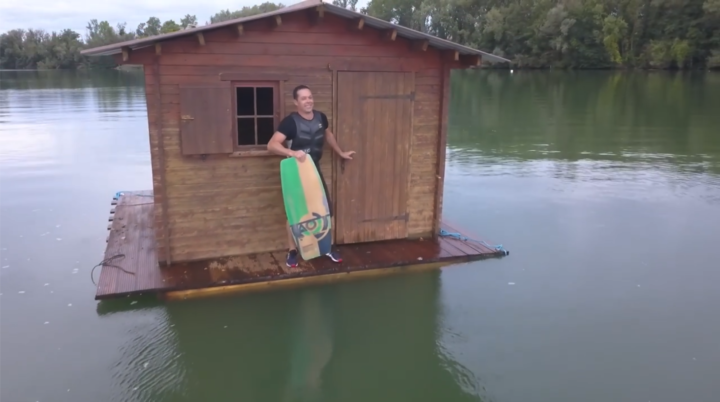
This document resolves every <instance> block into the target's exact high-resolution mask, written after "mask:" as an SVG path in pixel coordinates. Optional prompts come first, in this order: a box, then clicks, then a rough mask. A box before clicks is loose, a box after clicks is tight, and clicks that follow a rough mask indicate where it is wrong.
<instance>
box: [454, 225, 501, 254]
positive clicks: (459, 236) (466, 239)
mask: <svg viewBox="0 0 720 402" xmlns="http://www.w3.org/2000/svg"><path fill="white" fill-rule="evenodd" d="M440 236H445V237H452V238H454V239H458V240H462V241H474V242H476V243H480V244H482V245H483V246H485V247H487V248H489V249H495V250H497V251H500V252H502V253H503V254H505V255H508V254H510V252H509V251H507V250H505V249H504V248H503V245H502V244H498V245H497V246H491V245H489V244H487V243H485V241H483V240H475V239H471V238H469V237H467V236H463V235H461V234H460V233H453V232H448V231H447V230H445V229H440Z"/></svg>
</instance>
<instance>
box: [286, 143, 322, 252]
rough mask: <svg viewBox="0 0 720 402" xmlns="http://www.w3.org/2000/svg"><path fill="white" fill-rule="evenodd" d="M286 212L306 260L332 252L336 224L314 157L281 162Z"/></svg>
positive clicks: (297, 243) (293, 233)
mask: <svg viewBox="0 0 720 402" xmlns="http://www.w3.org/2000/svg"><path fill="white" fill-rule="evenodd" d="M280 179H281V183H282V192H283V199H284V203H285V213H286V214H287V219H288V223H289V225H290V230H291V232H292V236H293V238H294V239H295V245H296V246H297V248H298V252H299V253H300V255H301V256H302V258H303V259H304V260H311V259H313V258H317V257H319V256H321V255H325V254H327V253H329V252H330V248H331V246H332V236H331V233H330V230H331V228H332V224H331V222H332V221H331V219H330V209H329V208H328V202H327V195H326V194H325V189H324V188H323V185H322V182H321V181H320V175H319V174H318V171H317V168H316V166H315V163H314V162H313V160H312V159H311V158H310V157H309V156H307V157H306V158H305V160H304V161H303V162H300V161H298V160H297V158H287V159H284V160H282V161H281V162H280Z"/></svg>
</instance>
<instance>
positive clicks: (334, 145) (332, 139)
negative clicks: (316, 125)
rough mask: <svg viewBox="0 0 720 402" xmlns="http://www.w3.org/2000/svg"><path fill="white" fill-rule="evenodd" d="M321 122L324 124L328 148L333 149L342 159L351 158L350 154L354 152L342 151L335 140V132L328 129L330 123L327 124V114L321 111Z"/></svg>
mask: <svg viewBox="0 0 720 402" xmlns="http://www.w3.org/2000/svg"><path fill="white" fill-rule="evenodd" d="M322 118H323V124H325V127H326V129H325V138H327V142H328V145H330V148H332V149H333V151H335V152H336V153H337V154H338V155H340V157H342V158H343V159H352V154H354V153H355V151H349V152H343V150H342V149H340V145H338V143H337V141H336V140H335V134H333V132H332V130H330V127H329V126H330V125H329V124H328V120H327V116H325V114H324V113H323V117H322Z"/></svg>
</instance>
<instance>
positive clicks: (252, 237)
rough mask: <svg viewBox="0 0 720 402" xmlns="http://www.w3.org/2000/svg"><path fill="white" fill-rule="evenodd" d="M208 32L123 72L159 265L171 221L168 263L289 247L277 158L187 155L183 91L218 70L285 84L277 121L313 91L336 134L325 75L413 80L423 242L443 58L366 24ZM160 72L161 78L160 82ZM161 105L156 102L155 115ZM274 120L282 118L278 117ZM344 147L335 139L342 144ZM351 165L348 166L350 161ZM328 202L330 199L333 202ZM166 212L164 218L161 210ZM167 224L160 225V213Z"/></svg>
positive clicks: (414, 201)
mask: <svg viewBox="0 0 720 402" xmlns="http://www.w3.org/2000/svg"><path fill="white" fill-rule="evenodd" d="M274 23H275V20H274V18H269V19H267V20H261V21H256V22H252V23H248V24H244V26H243V29H244V32H243V35H242V36H240V35H238V33H237V30H236V28H235V27H227V28H223V29H219V30H216V31H211V32H205V33H204V35H203V39H204V42H205V43H204V45H201V44H200V43H199V41H198V39H196V38H194V37H190V38H180V39H176V40H173V41H169V42H164V43H163V44H162V47H161V48H160V54H159V55H158V54H156V52H157V50H158V49H156V48H155V47H149V48H145V49H142V50H139V51H134V52H132V54H131V55H130V58H129V60H128V62H129V63H133V64H144V66H145V79H146V95H147V104H148V123H149V133H150V145H151V158H152V171H153V177H154V182H153V185H154V193H155V225H156V239H157V250H158V256H159V259H160V260H161V261H164V260H166V258H167V256H166V250H167V248H166V245H167V244H166V242H167V239H166V235H165V231H164V230H163V226H162V224H163V221H164V219H167V222H168V225H167V232H168V234H169V236H170V243H169V251H170V254H171V260H172V261H186V260H196V259H204V258H213V257H222V256H228V255H238V254H246V253H255V252H264V251H271V250H279V249H284V248H286V247H287V234H286V229H285V214H284V209H283V204H282V194H281V189H280V175H279V162H280V157H278V156H236V157H231V156H229V155H228V154H211V155H208V156H207V157H206V158H205V159H203V158H200V157H198V156H190V157H188V156H183V155H182V152H181V143H180V125H181V120H180V90H179V85H181V84H183V85H185V84H215V83H219V78H218V77H219V74H220V73H230V72H235V73H238V72H242V73H263V74H268V73H274V74H284V75H287V77H288V80H287V81H285V82H284V83H283V84H282V86H281V88H282V99H281V104H282V105H283V106H284V108H283V110H282V111H283V116H281V117H280V118H282V117H284V115H287V114H288V113H290V112H291V111H293V110H294V108H295V106H294V104H293V99H292V89H293V88H294V87H295V86H296V85H299V84H305V85H308V86H309V87H310V88H311V90H312V91H313V95H314V98H315V109H316V110H320V111H323V112H324V113H325V114H326V115H327V116H328V119H329V120H330V127H331V128H332V127H334V123H335V122H334V116H333V114H334V109H335V105H334V101H335V100H334V99H333V76H334V73H333V69H341V70H342V69H353V68H361V69H369V68H370V69H371V68H374V67H377V68H378V69H381V70H385V71H389V70H393V69H397V70H398V71H400V70H404V71H410V70H414V71H415V85H416V98H415V101H414V110H413V115H414V122H413V133H412V144H411V151H410V155H411V156H410V158H411V160H410V178H409V180H410V193H409V194H408V212H409V218H408V219H409V221H408V230H409V236H410V237H425V236H429V235H430V234H431V233H432V230H433V225H434V223H435V197H436V189H437V183H438V180H437V174H438V173H437V170H438V160H437V157H438V143H439V133H440V131H441V130H440V120H441V119H440V114H441V109H440V108H441V105H440V103H441V97H442V77H441V75H442V71H443V70H442V68H441V62H440V54H439V53H438V52H437V51H435V50H434V49H432V48H428V49H426V50H413V49H411V46H410V45H409V42H408V41H406V40H404V39H402V38H399V37H398V38H396V40H395V41H388V40H387V39H384V38H383V37H382V33H381V32H379V31H377V30H374V29H371V28H369V27H364V28H363V29H362V30H359V31H357V30H353V29H352V26H351V25H350V23H349V22H348V21H347V20H345V19H342V18H339V17H335V16H332V15H325V16H324V19H323V21H322V22H321V23H320V24H317V25H311V24H310V20H309V19H308V18H306V16H305V14H304V13H295V14H290V15H284V16H282V24H281V25H280V26H273V24H274ZM158 71H159V74H158ZM158 105H160V106H159V107H158ZM278 123H279V120H278ZM338 142H339V143H340V145H341V147H342V144H343V139H342V138H338ZM334 161H336V157H335V155H333V152H332V150H331V149H330V148H329V146H326V150H325V155H324V156H323V159H322V162H321V170H322V172H323V175H324V176H325V178H326V180H327V184H328V187H330V188H329V190H330V192H331V194H332V192H333V187H334V186H333V180H332V178H333V177H334V175H333V167H334V164H333V162H334ZM350 163H352V162H350ZM332 198H333V201H334V200H335V199H336V198H337V197H335V196H333V197H332ZM165 206H167V211H163V208H165ZM165 212H166V213H167V216H166V217H165V216H164V213H165Z"/></svg>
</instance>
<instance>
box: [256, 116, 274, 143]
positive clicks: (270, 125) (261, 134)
mask: <svg viewBox="0 0 720 402" xmlns="http://www.w3.org/2000/svg"><path fill="white" fill-rule="evenodd" d="M257 133H258V144H260V145H264V144H267V143H268V142H270V138H271V137H272V135H273V133H275V119H273V118H272V117H258V119H257Z"/></svg>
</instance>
